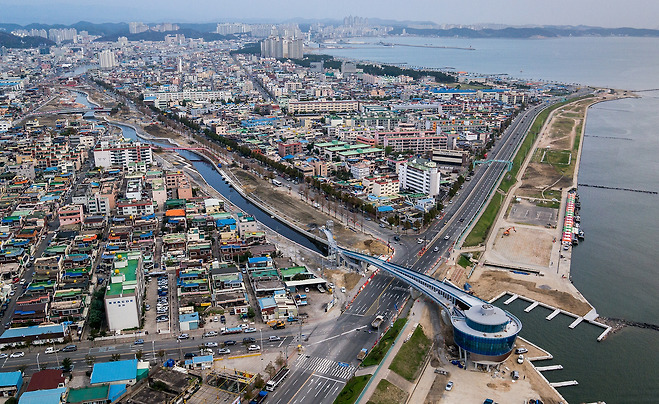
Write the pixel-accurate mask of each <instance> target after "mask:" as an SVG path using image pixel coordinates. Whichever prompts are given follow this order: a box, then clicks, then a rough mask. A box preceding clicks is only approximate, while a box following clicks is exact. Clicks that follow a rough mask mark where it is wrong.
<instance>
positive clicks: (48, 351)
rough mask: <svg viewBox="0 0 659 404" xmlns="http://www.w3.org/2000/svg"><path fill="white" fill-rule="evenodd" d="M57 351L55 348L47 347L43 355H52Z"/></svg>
mask: <svg viewBox="0 0 659 404" xmlns="http://www.w3.org/2000/svg"><path fill="white" fill-rule="evenodd" d="M57 351H58V350H57V349H55V347H52V346H49V347H48V348H46V351H45V352H44V353H45V354H53V353H55V352H57Z"/></svg>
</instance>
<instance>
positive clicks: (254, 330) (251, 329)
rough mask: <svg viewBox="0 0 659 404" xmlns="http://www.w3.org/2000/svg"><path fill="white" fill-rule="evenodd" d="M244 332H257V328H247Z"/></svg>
mask: <svg viewBox="0 0 659 404" xmlns="http://www.w3.org/2000/svg"><path fill="white" fill-rule="evenodd" d="M244 332H256V328H254V327H249V328H245V331H244Z"/></svg>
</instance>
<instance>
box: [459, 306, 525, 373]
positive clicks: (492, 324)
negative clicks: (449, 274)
mask: <svg viewBox="0 0 659 404" xmlns="http://www.w3.org/2000/svg"><path fill="white" fill-rule="evenodd" d="M451 322H452V323H453V339H454V341H455V343H456V344H457V345H458V347H459V348H460V358H461V359H464V360H465V362H466V360H467V356H469V359H470V360H471V361H472V362H474V363H475V364H482V365H496V364H499V363H501V362H503V361H504V360H506V358H508V356H510V354H511V353H512V351H513V347H514V346H515V340H516V339H517V334H519V332H520V331H521V330H522V323H521V321H519V319H517V317H515V316H513V315H512V314H510V313H508V312H507V311H504V310H503V309H500V308H499V307H496V306H493V305H491V304H488V303H484V304H480V305H474V306H472V307H470V308H469V309H467V310H466V311H465V312H464V316H455V315H454V316H452V317H451Z"/></svg>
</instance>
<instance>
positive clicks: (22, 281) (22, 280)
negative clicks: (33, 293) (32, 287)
mask: <svg viewBox="0 0 659 404" xmlns="http://www.w3.org/2000/svg"><path fill="white" fill-rule="evenodd" d="M26 282H27V281H26V280H25V279H21V281H20V282H19V283H20V284H21V285H25V283H26Z"/></svg>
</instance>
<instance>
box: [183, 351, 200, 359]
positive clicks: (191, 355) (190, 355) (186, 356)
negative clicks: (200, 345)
mask: <svg viewBox="0 0 659 404" xmlns="http://www.w3.org/2000/svg"><path fill="white" fill-rule="evenodd" d="M195 356H197V354H196V353H194V352H186V353H185V355H183V357H184V358H194V357H195Z"/></svg>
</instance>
